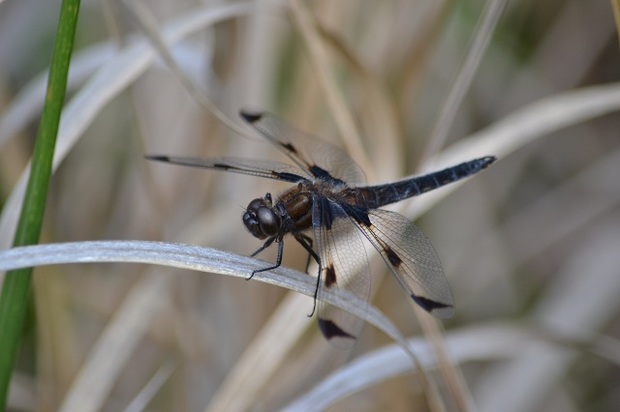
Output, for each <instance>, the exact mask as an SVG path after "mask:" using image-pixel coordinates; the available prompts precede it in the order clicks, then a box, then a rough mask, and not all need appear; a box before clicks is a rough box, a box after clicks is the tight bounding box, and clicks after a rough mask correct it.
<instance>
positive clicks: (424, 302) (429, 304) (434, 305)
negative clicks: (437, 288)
mask: <svg viewBox="0 0 620 412" xmlns="http://www.w3.org/2000/svg"><path fill="white" fill-rule="evenodd" d="M411 298H412V299H413V300H414V301H415V303H417V304H418V305H420V306H421V307H422V309H424V310H425V311H427V312H429V313H432V312H433V311H434V310H435V309H444V308H449V307H451V306H452V305H446V304H445V303H440V302H435V301H434V300H431V299H427V298H425V297H423V296H416V295H411Z"/></svg>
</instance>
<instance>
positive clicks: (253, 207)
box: [246, 197, 265, 213]
mask: <svg viewBox="0 0 620 412" xmlns="http://www.w3.org/2000/svg"><path fill="white" fill-rule="evenodd" d="M262 206H265V201H264V200H263V199H261V198H260V197H259V198H256V199H254V200H252V201H251V202H250V204H249V205H248V207H247V209H246V210H247V211H248V212H252V213H256V212H257V211H258V208H260V207H262Z"/></svg>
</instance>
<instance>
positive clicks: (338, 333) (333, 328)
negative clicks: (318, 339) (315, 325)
mask: <svg viewBox="0 0 620 412" xmlns="http://www.w3.org/2000/svg"><path fill="white" fill-rule="evenodd" d="M319 329H321V333H323V336H325V339H327V340H329V339H331V338H335V337H340V338H350V339H355V336H353V335H350V334H348V333H347V332H345V331H343V330H342V329H341V328H340V326H338V325H336V324H335V323H334V322H332V321H331V320H328V319H319Z"/></svg>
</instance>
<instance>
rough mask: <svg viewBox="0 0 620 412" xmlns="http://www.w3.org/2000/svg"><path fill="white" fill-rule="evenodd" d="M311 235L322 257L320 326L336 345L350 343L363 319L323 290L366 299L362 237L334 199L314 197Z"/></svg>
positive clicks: (366, 271) (366, 272)
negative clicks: (336, 303) (333, 301)
mask: <svg viewBox="0 0 620 412" xmlns="http://www.w3.org/2000/svg"><path fill="white" fill-rule="evenodd" d="M312 221H313V226H314V238H315V241H316V247H317V251H318V254H319V257H320V259H321V282H320V284H319V291H318V318H319V328H320V329H321V332H322V333H323V335H324V336H325V338H326V339H327V340H328V341H329V342H330V343H332V344H333V345H335V346H338V347H341V348H347V347H350V346H351V345H352V344H353V343H354V342H355V339H356V338H357V337H358V336H359V334H360V332H361V330H362V327H363V326H364V321H363V320H362V319H360V318H358V317H357V316H355V315H352V314H351V313H349V312H346V311H344V310H342V309H339V308H338V307H336V306H332V305H330V304H328V303H326V302H325V301H324V300H323V296H324V295H325V293H326V291H328V290H329V291H332V292H335V294H336V297H338V293H339V291H342V290H346V291H348V292H350V293H352V294H354V295H356V296H358V297H359V298H360V299H361V300H362V301H364V302H367V301H368V295H369V293H370V271H369V266H368V259H367V258H366V251H365V249H364V238H363V236H361V233H360V232H359V231H358V230H356V229H355V226H354V225H353V223H352V221H351V219H350V217H349V216H348V215H347V213H345V211H344V210H343V209H342V208H341V207H340V206H339V205H338V204H336V203H334V202H332V201H330V200H329V199H326V198H319V199H316V200H315V202H314V209H313V216H312Z"/></svg>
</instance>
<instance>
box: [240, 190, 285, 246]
mask: <svg viewBox="0 0 620 412" xmlns="http://www.w3.org/2000/svg"><path fill="white" fill-rule="evenodd" d="M281 223H282V221H281V219H280V216H278V215H277V214H276V213H275V212H274V210H273V207H272V201H271V195H270V194H269V193H267V195H265V197H264V198H260V197H259V198H256V199H254V200H252V201H251V202H250V204H249V205H248V207H247V209H246V211H245V213H244V214H243V224H244V225H245V227H246V228H248V230H249V231H250V233H251V234H252V235H254V237H257V238H259V239H266V238H268V237H273V236H276V235H277V234H278V232H279V231H280V225H281Z"/></svg>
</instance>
